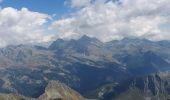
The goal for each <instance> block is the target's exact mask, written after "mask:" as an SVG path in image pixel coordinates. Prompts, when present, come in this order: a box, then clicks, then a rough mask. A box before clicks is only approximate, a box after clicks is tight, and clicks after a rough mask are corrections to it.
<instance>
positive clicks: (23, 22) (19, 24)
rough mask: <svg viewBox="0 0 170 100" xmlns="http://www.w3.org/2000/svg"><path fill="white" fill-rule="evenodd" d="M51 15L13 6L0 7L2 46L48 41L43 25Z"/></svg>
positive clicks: (0, 38) (0, 41)
mask: <svg viewBox="0 0 170 100" xmlns="http://www.w3.org/2000/svg"><path fill="white" fill-rule="evenodd" d="M49 18H50V16H49V15H46V14H41V13H38V12H32V11H29V10H28V9H27V8H22V9H21V10H17V9H14V8H11V7H7V8H3V9H0V46H1V47H2V46H5V45H8V44H21V43H35V42H43V41H47V39H49V37H50V36H46V34H45V33H44V31H45V29H43V25H44V24H45V23H46V22H47V19H49Z"/></svg>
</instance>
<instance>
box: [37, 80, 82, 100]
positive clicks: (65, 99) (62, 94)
mask: <svg viewBox="0 0 170 100" xmlns="http://www.w3.org/2000/svg"><path fill="white" fill-rule="evenodd" d="M38 100H85V99H84V98H83V97H82V96H81V95H80V94H79V93H78V92H76V91H74V90H72V89H71V88H69V87H68V86H66V85H65V84H63V83H60V82H59V81H50V82H49V84H48V86H47V87H46V89H45V93H44V94H43V95H41V96H40V97H39V98H38Z"/></svg>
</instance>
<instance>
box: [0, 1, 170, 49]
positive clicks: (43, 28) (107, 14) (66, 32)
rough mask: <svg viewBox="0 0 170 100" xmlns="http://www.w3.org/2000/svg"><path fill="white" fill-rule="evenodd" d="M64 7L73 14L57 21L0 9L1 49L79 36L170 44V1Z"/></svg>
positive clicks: (23, 11)
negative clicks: (131, 39)
mask: <svg viewBox="0 0 170 100" xmlns="http://www.w3.org/2000/svg"><path fill="white" fill-rule="evenodd" d="M66 3H67V6H68V4H69V7H70V9H76V11H75V12H73V13H71V14H68V15H69V17H64V18H62V19H58V20H50V19H52V16H50V15H48V14H43V13H39V12H34V11H30V10H28V9H27V8H22V9H20V10H17V9H15V8H11V7H7V8H2V9H0V47H3V46H6V45H9V44H21V43H22V44H23V43H41V42H48V41H51V40H54V39H57V38H64V39H70V38H78V37H80V36H82V35H88V36H91V37H96V38H98V39H100V40H102V41H104V42H107V41H111V40H113V39H122V38H124V37H137V38H147V39H150V40H170V33H169V32H170V6H169V5H170V0H69V1H68V0H67V1H66ZM49 20H50V21H49ZM46 23H48V24H46ZM49 33H50V34H49Z"/></svg>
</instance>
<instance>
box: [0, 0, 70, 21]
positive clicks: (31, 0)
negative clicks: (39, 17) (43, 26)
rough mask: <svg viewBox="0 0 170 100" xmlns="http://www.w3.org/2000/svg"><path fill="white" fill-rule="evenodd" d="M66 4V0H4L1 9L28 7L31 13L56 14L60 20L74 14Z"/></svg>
mask: <svg viewBox="0 0 170 100" xmlns="http://www.w3.org/2000/svg"><path fill="white" fill-rule="evenodd" d="M64 2H65V0H4V1H3V2H2V3H1V4H0V5H1V8H5V7H13V8H16V9H21V8H23V7H26V8H28V9H29V10H31V11H36V12H40V13H46V14H49V15H53V14H56V16H57V17H59V18H60V17H62V16H63V15H66V14H68V13H70V12H72V9H70V8H69V7H68V6H66V4H65V3H64Z"/></svg>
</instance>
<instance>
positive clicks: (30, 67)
mask: <svg viewBox="0 0 170 100" xmlns="http://www.w3.org/2000/svg"><path fill="white" fill-rule="evenodd" d="M169 51H170V42H169V41H150V40H147V39H138V38H124V39H122V40H113V41H110V42H106V43H104V42H101V41H100V40H98V39H96V38H93V37H88V36H82V37H81V38H80V39H77V40H74V39H71V40H63V39H57V40H56V41H54V42H53V43H52V44H51V45H50V46H49V47H43V46H35V45H17V46H14V45H10V46H7V47H4V48H1V49H0V92H1V93H3V94H9V93H15V94H20V95H23V96H25V97H28V98H38V97H40V95H42V94H43V93H44V90H45V88H46V86H47V84H48V83H49V82H50V81H51V80H57V81H60V82H62V83H65V84H66V85H67V86H68V87H71V88H72V89H74V90H75V91H77V92H79V93H80V94H82V95H83V96H84V97H86V98H89V99H91V98H92V99H101V100H114V99H117V100H128V99H125V98H127V97H129V100H137V99H135V98H136V97H137V98H138V97H141V99H140V100H158V97H157V96H159V97H160V95H161V96H162V97H160V99H159V100H167V98H168V94H169V92H167V91H169V90H168V89H169V87H168V85H169V82H168V81H167V80H168V75H169V73H168V72H167V71H168V70H169V69H170V52H169ZM164 72H166V73H167V74H168V75H166V76H167V77H163V78H162V77H161V76H162V74H163V73H164ZM160 73H161V75H160ZM147 82H148V83H147ZM162 84H165V85H162ZM153 86H154V87H153ZM152 88H154V89H152ZM135 93H136V95H135ZM51 94H52V93H51ZM133 94H134V95H133ZM147 94H148V95H147ZM165 95H166V96H165ZM131 97H132V98H131ZM82 98H83V97H82ZM148 98H149V99H148ZM154 98H157V99H154ZM162 98H166V99H162ZM64 100H65V99H64ZM75 100H76V99H75Z"/></svg>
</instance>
